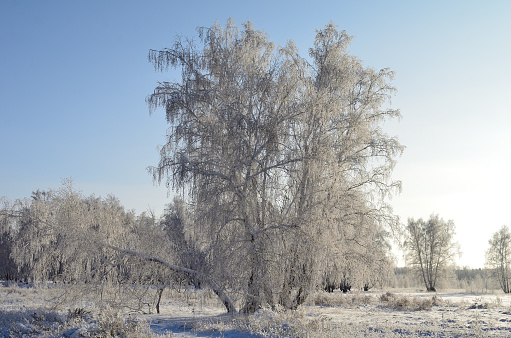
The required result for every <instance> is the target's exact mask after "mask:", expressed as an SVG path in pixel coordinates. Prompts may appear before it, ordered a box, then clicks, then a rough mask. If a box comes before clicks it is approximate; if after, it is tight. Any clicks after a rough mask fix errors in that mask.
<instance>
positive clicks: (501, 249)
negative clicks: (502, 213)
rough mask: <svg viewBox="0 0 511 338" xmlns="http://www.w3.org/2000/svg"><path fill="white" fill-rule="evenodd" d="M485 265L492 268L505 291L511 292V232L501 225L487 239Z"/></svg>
mask: <svg viewBox="0 0 511 338" xmlns="http://www.w3.org/2000/svg"><path fill="white" fill-rule="evenodd" d="M488 242H489V244H490V248H489V249H488V251H486V265H487V266H488V268H490V269H492V270H493V274H494V276H495V278H496V279H497V280H498V281H499V285H500V287H501V288H502V290H503V291H504V292H505V293H510V292H511V233H510V232H509V228H508V227H507V226H505V225H503V226H502V227H501V228H500V230H499V231H497V232H496V233H494V234H493V236H492V238H491V239H490V240H489V241H488Z"/></svg>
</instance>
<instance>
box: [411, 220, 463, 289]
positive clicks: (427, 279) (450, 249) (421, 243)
mask: <svg viewBox="0 0 511 338" xmlns="http://www.w3.org/2000/svg"><path fill="white" fill-rule="evenodd" d="M454 234H455V226H454V222H453V221H452V220H449V221H447V222H446V221H444V220H443V219H441V218H440V217H438V215H434V214H433V215H431V216H430V218H429V220H428V221H424V220H423V219H422V218H419V219H418V220H417V221H416V220H414V219H413V218H410V219H408V225H407V226H406V240H405V243H404V247H405V250H406V260H407V264H409V265H411V266H412V267H413V268H415V270H416V272H417V273H418V274H419V276H420V279H421V280H422V281H423V282H424V284H425V286H426V289H427V290H428V291H433V292H434V291H436V286H437V282H438V280H439V277H441V276H443V275H444V274H445V272H446V268H447V267H448V266H449V265H450V264H451V263H452V262H453V259H454V257H455V255H457V254H458V255H459V246H458V244H457V243H456V242H454V241H453V237H454Z"/></svg>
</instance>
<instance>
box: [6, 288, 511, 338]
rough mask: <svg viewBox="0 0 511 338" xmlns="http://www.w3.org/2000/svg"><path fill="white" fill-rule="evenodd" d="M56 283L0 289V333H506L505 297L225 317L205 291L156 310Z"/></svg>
mask: <svg viewBox="0 0 511 338" xmlns="http://www.w3.org/2000/svg"><path fill="white" fill-rule="evenodd" d="M60 291H61V288H60V287H47V286H35V287H34V286H31V287H20V286H17V285H8V286H4V287H0V336H2V337H32V336H34V337H35V336H37V337H56V336H60V337H83V336H98V335H99V336H105V337H109V336H124V337H134V336H135V337H184V338H188V337H327V338H328V337H343V336H349V337H382V336H385V337H488V336H492V337H508V336H510V335H511V296H509V295H504V294H503V293H495V294H466V293H461V292H458V291H452V292H451V291H449V292H438V293H435V294H432V293H424V292H413V291H410V290H391V291H375V292H353V293H348V294H342V293H340V292H334V293H323V292H319V293H318V294H316V295H315V297H314V299H313V300H312V301H311V303H310V304H309V305H306V306H302V307H300V308H299V309H298V310H296V311H283V310H280V309H278V308H277V309H274V310H270V309H261V310H259V311H257V312H256V313H254V314H251V315H248V316H245V315H239V316H231V315H228V314H226V313H225V311H224V309H223V308H222V306H221V304H219V303H218V302H217V301H216V299H215V298H214V297H211V295H210V293H209V292H208V291H204V290H197V291H195V290H172V291H169V290H166V292H165V293H164V299H162V304H161V308H162V311H161V314H155V313H144V314H141V313H130V312H129V311H127V310H125V309H113V308H111V307H108V306H106V305H105V306H98V305H97V304H96V303H94V302H92V301H89V302H83V301H82V302H79V303H74V304H61V305H60V306H58V307H56V308H54V304H55V303H54V300H55V297H57V296H58V295H59V292H60Z"/></svg>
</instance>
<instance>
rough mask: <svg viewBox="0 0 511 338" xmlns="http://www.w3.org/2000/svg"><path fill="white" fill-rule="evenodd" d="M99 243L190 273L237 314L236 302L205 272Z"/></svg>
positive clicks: (177, 270) (173, 269)
mask: <svg viewBox="0 0 511 338" xmlns="http://www.w3.org/2000/svg"><path fill="white" fill-rule="evenodd" d="M98 244H100V245H102V246H105V247H107V248H110V249H112V250H115V251H118V252H121V253H123V254H127V255H131V256H134V257H138V258H140V259H142V260H145V261H148V262H155V263H158V264H160V265H163V266H164V267H166V268H168V269H170V270H172V271H175V272H184V273H186V274H188V275H190V276H193V277H197V278H199V279H200V280H201V281H202V282H204V283H205V284H207V285H208V286H209V287H210V288H211V289H212V290H213V292H214V293H215V294H216V295H217V296H218V298H220V300H221V301H222V303H223V304H224V306H225V308H226V309H227V312H228V313H232V314H236V313H237V310H236V307H235V306H234V304H233V302H232V301H231V299H230V298H229V296H228V295H227V294H226V293H225V291H224V290H223V289H222V288H221V287H220V286H219V285H218V284H217V283H215V281H213V280H212V279H211V278H209V277H207V276H205V275H204V274H202V273H200V272H198V271H196V270H192V269H188V268H185V267H182V266H178V265H174V264H170V263H168V262H166V261H165V260H163V259H161V258H159V257H155V256H148V255H145V254H143V253H140V252H137V251H134V250H129V249H123V248H119V247H116V246H114V245H111V244H107V243H98Z"/></svg>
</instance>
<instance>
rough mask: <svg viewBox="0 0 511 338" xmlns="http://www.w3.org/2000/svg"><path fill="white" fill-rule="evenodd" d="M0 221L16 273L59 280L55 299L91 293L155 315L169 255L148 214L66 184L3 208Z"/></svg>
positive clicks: (166, 243) (168, 277)
mask: <svg viewBox="0 0 511 338" xmlns="http://www.w3.org/2000/svg"><path fill="white" fill-rule="evenodd" d="M0 222H1V224H3V225H5V224H7V227H8V228H9V236H10V240H11V245H10V247H11V250H10V257H11V259H13V261H14V263H15V264H16V265H17V267H18V270H19V271H20V276H22V277H24V278H25V279H28V280H33V281H46V280H54V281H58V282H65V283H66V284H68V287H67V288H66V291H67V292H66V294H65V295H63V297H62V299H69V297H73V298H74V297H77V296H80V295H81V294H89V296H90V295H92V294H94V293H96V294H97V295H98V300H99V299H101V300H102V301H105V302H109V303H111V304H112V305H114V304H115V305H117V306H127V307H130V308H132V309H136V310H140V309H142V308H144V310H147V307H149V309H151V308H153V307H156V309H157V310H158V305H159V299H160V297H161V292H162V291H163V289H164V288H165V287H166V286H168V282H169V280H171V279H172V278H171V277H172V276H171V274H172V271H173V270H171V269H169V268H168V267H166V266H165V264H170V263H168V262H173V261H175V260H176V259H175V257H176V255H175V254H174V251H173V248H172V246H171V245H170V244H169V241H168V240H167V238H166V237H165V232H164V231H163V229H162V228H161V227H160V224H159V220H158V219H156V218H155V217H154V215H151V214H146V213H143V214H142V215H139V216H135V215H134V213H133V212H131V211H125V210H124V208H123V207H122V206H121V205H120V203H119V200H118V199H116V198H115V197H113V196H108V197H107V198H104V199H102V198H97V197H94V196H89V197H85V196H83V195H82V194H81V193H80V192H78V191H76V190H75V189H74V188H73V186H72V182H71V181H69V180H67V181H65V182H64V184H63V186H62V187H61V188H60V189H57V190H48V191H39V190H38V191H36V192H35V193H33V195H32V197H31V198H27V199H24V200H20V201H15V202H14V203H12V204H10V203H6V204H4V207H3V208H2V210H1V213H0ZM121 248H122V249H121ZM125 248H130V250H132V251H133V252H131V251H130V250H126V249H125ZM150 254H151V255H157V256H158V257H159V258H158V259H159V260H161V261H162V262H163V261H164V262H165V264H162V262H160V261H158V260H154V259H151V258H152V256H150ZM114 286H115V287H114ZM155 289H156V290H157V291H158V292H157V294H156V295H155V294H154V291H153V290H155ZM100 297H101V298H100Z"/></svg>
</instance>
